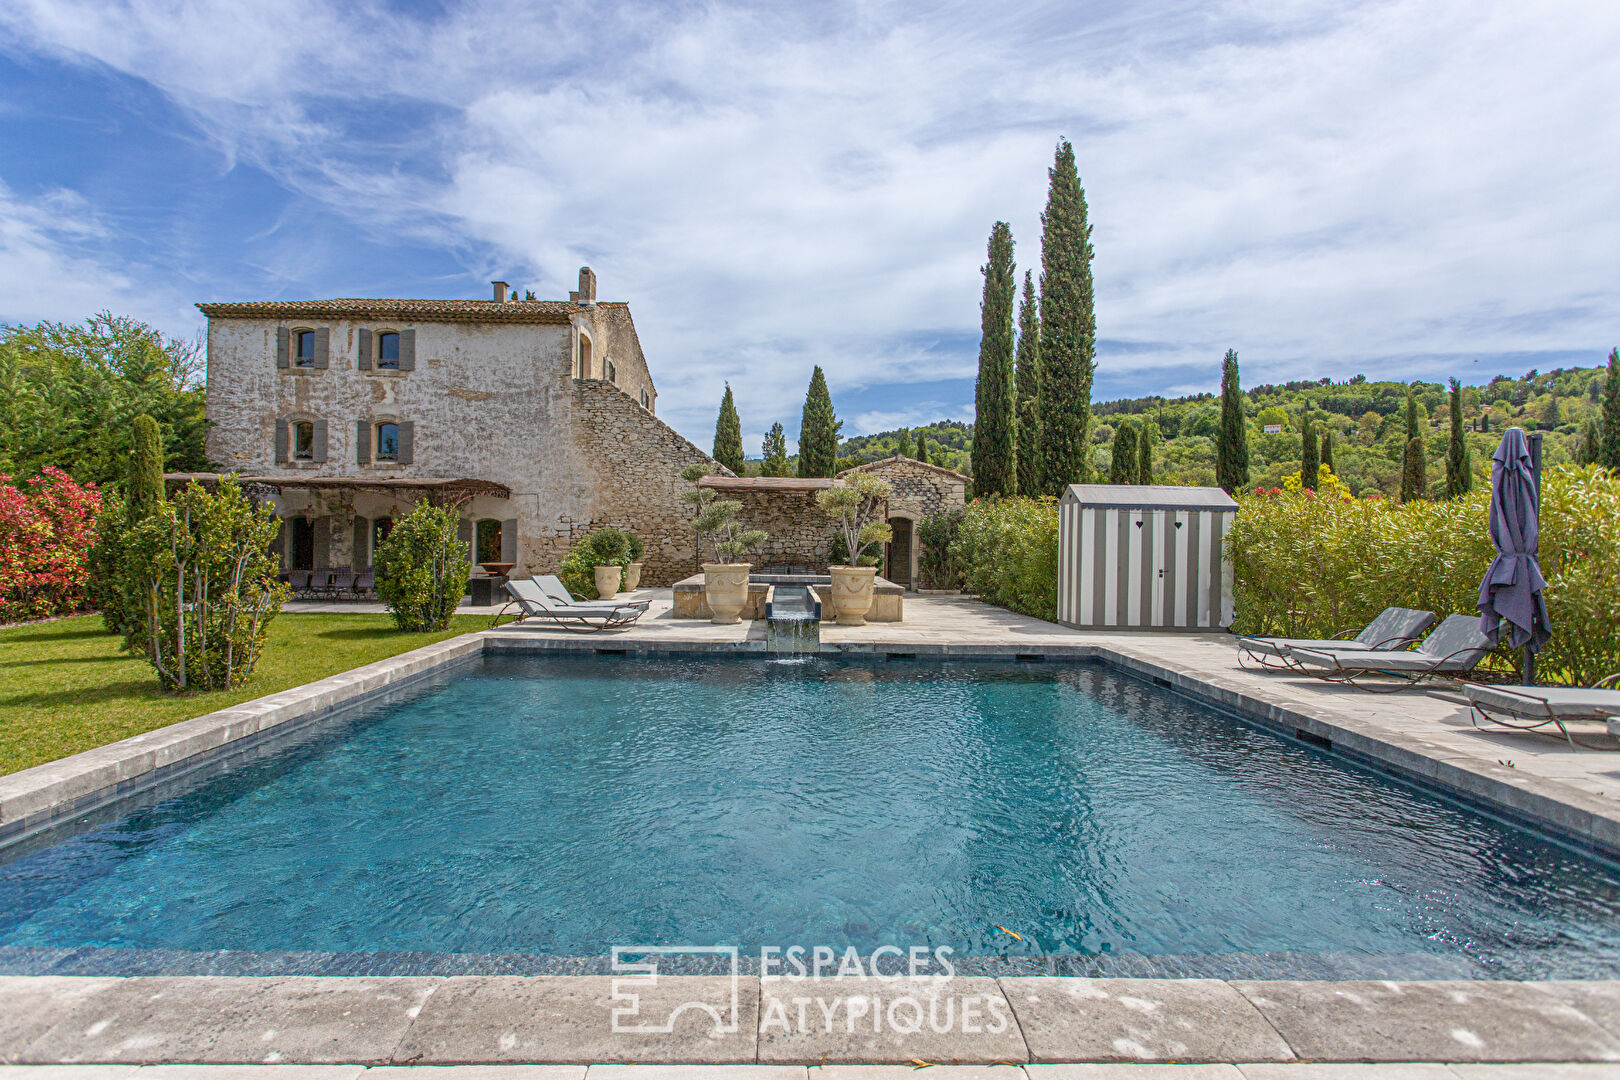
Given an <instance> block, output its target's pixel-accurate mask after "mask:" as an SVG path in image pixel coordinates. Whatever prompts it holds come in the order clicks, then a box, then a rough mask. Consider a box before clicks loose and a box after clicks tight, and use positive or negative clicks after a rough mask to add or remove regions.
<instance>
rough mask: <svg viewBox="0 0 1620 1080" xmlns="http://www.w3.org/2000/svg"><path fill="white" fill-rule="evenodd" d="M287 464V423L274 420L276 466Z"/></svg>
mask: <svg viewBox="0 0 1620 1080" xmlns="http://www.w3.org/2000/svg"><path fill="white" fill-rule="evenodd" d="M286 463H287V421H285V420H283V419H281V418H280V417H277V418H276V464H277V465H285V464H286Z"/></svg>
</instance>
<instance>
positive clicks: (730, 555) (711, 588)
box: [681, 465, 768, 623]
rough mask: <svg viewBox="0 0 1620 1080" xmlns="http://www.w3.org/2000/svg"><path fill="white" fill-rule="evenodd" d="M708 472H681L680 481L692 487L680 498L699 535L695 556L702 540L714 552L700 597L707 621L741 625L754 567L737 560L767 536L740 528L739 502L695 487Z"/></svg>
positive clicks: (692, 467) (694, 469) (700, 469)
mask: <svg viewBox="0 0 1620 1080" xmlns="http://www.w3.org/2000/svg"><path fill="white" fill-rule="evenodd" d="M711 471H712V470H710V469H706V468H704V467H703V466H702V465H688V466H687V467H686V468H685V469H684V470H682V472H681V478H682V479H683V480H685V481H686V482H687V483H689V484H691V485H692V488H691V489H690V490H689V491H687V492H686V493H685V494H684V495H683V496H682V498H683V499H684V500H685V501H686V503H687V505H689V506H691V507H692V508H693V509H694V510H695V511H696V516H694V517H693V519H692V531H693V532H695V533H697V536H698V553H699V554H700V555H701V554H702V552H703V542H704V540H705V539H707V540H708V541H709V544H710V547H711V548H712V550H713V551H714V561H713V562H705V563H704V564H703V598H704V600H705V601H706V602H707V603H708V605H709V616H710V621H711V622H717V623H735V622H741V621H742V609H743V607H744V606H745V605H746V604H747V603H748V574H749V572H750V571H751V570H753V568H754V566H753V564H752V563H745V562H740V561H738V560H740V559H741V558H742V557H743V556H744V555H746V554H748V553H749V552H750V551H752V550H754V549H755V548H757V547H759V545H760V544H763V543H764V542H765V538H766V536H767V535H768V534H767V533H765V532H764V531H762V530H760V529H745V528H743V524H742V522H740V521H738V520H737V513H738V512H739V511H740V510H742V503H740V502H738V501H737V500H736V499H722V498H720V493H719V492H718V491H716V490H715V489H714V488H706V487H698V486H697V482H698V481H699V480H701V479H703V478H704V477H705V476H708V475H709V473H710V472H711Z"/></svg>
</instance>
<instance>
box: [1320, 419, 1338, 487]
mask: <svg viewBox="0 0 1620 1080" xmlns="http://www.w3.org/2000/svg"><path fill="white" fill-rule="evenodd" d="M1322 464H1324V465H1326V466H1327V467H1328V472H1330V473H1332V474H1333V475H1335V476H1337V475H1338V474H1339V470H1338V469H1335V468H1334V467H1333V429H1332V428H1328V429H1326V430H1325V431H1323V432H1322Z"/></svg>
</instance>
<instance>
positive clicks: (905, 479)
mask: <svg viewBox="0 0 1620 1080" xmlns="http://www.w3.org/2000/svg"><path fill="white" fill-rule="evenodd" d="M853 472H864V473H870V474H871V475H873V476H876V477H879V478H881V479H883V480H887V481H888V482H889V484H890V486H891V487H893V489H894V492H893V494H891V495H890V496H889V506H888V522H889V526H890V528H892V529H893V530H894V539H893V540H892V541H890V542H889V543H888V544H887V545H885V551H884V553H883V565H884V567H885V570H884V575H883V576H884V577H886V578H888V579H889V580H890V581H892V582H894V583H895V584H896V585H903V586H905V587H906V588H908V589H912V588H915V587H916V582H917V562H918V555H919V552H920V547H921V545H920V544H919V543H918V541H917V525H918V524H919V523H920V522H921V521H922V520H923V519H924V518H928V517H932V516H933V515H935V514H943V513H945V512H947V511H950V510H960V509H962V508H963V507H964V506H966V505H967V487H968V484H969V483H971V480H970V479H969V478H968V477H966V476H964V475H962V474H961V473H959V472H956V471H955V470H953V469H947V468H945V467H944V466H941V465H929V464H927V463H926V462H922V461H914V460H912V459H911V458H907V457H900V456H898V455H896V456H894V457H886V458H880V459H879V460H877V461H871V462H868V463H867V464H865V465H857V466H855V467H854V468H852V469H845V470H844V471H843V472H841V473H839V474H838V475H839V476H840V477H845V476H848V475H849V474H850V473H853Z"/></svg>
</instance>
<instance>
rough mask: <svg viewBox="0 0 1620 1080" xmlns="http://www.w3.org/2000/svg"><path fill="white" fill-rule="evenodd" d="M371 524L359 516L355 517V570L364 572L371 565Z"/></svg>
mask: <svg viewBox="0 0 1620 1080" xmlns="http://www.w3.org/2000/svg"><path fill="white" fill-rule="evenodd" d="M370 524H371V523H370V522H368V521H367V520H366V519H365V518H363V517H361V516H360V515H359V514H356V515H355V516H354V521H353V525H354V558H353V560H352V561H353V563H354V568H355V569H356V570H363V569H365V568H366V567H368V566H370V565H371V550H370V541H371V529H370Z"/></svg>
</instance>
